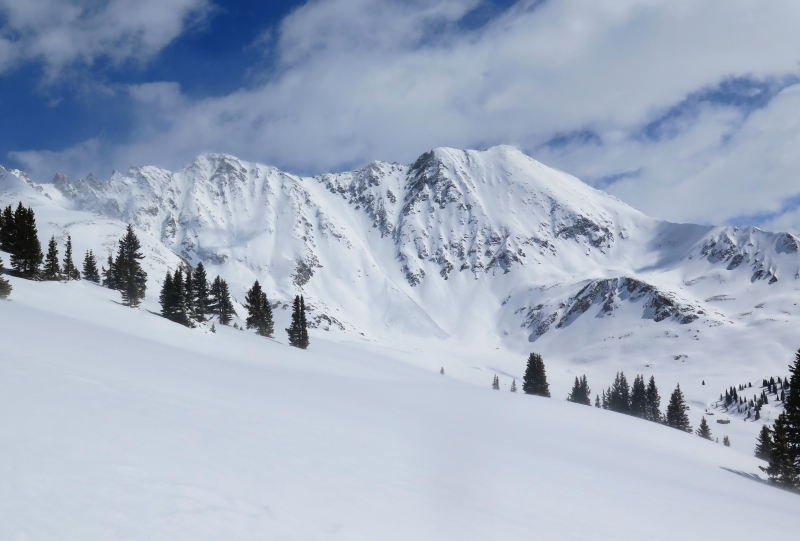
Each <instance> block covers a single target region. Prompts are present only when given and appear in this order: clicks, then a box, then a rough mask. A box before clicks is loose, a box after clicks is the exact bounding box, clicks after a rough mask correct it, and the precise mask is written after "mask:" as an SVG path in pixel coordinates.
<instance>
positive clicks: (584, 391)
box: [567, 374, 592, 406]
mask: <svg viewBox="0 0 800 541" xmlns="http://www.w3.org/2000/svg"><path fill="white" fill-rule="evenodd" d="M591 394H592V390H591V389H590V388H589V383H588V382H587V381H586V375H585V374H584V375H583V376H582V377H581V378H580V379H579V378H578V377H575V383H574V384H573V385H572V391H571V392H570V393H569V395H568V396H567V400H569V401H570V402H575V403H576V404H583V405H585V406H591V405H592V399H591V397H590V395H591Z"/></svg>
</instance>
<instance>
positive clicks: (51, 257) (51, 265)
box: [42, 237, 61, 280]
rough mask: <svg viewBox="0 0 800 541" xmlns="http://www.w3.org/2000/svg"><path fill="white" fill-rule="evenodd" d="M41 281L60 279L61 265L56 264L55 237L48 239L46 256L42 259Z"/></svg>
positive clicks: (56, 248) (56, 247) (56, 246)
mask: <svg viewBox="0 0 800 541" xmlns="http://www.w3.org/2000/svg"><path fill="white" fill-rule="evenodd" d="M42 279H44V280H60V279H61V265H60V264H59V263H58V245H57V244H56V238H55V237H50V242H49V243H48V244H47V256H46V257H45V259H44V269H43V271H42Z"/></svg>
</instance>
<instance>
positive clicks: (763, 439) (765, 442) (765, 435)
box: [755, 425, 772, 462]
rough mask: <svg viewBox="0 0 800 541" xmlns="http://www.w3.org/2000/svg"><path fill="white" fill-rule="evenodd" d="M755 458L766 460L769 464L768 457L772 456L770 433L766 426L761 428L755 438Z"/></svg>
mask: <svg viewBox="0 0 800 541" xmlns="http://www.w3.org/2000/svg"><path fill="white" fill-rule="evenodd" d="M755 455H756V458H760V459H761V460H766V461H767V462H769V457H770V456H772V433H771V431H770V429H769V427H768V426H767V425H762V426H761V432H759V434H758V438H756V452H755Z"/></svg>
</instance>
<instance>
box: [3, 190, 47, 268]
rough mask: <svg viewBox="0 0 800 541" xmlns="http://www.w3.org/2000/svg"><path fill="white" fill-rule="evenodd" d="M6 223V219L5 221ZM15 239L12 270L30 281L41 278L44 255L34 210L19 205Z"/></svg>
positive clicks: (14, 221) (15, 220)
mask: <svg viewBox="0 0 800 541" xmlns="http://www.w3.org/2000/svg"><path fill="white" fill-rule="evenodd" d="M3 221H4V222H5V218H4V220H3ZM13 223H14V226H13V230H14V238H13V240H12V243H11V246H10V248H11V249H10V250H9V252H10V253H11V268H12V269H13V272H14V274H15V275H17V276H19V277H21V278H27V279H29V280H36V279H38V278H39V274H40V269H39V268H40V266H41V265H42V260H43V259H44V255H43V254H42V245H41V244H40V243H39V236H38V235H39V233H38V231H37V230H36V216H35V215H34V213H33V209H31V208H27V209H26V208H25V207H23V206H22V203H20V204H19V206H18V207H17V210H16V211H15V212H14V218H13Z"/></svg>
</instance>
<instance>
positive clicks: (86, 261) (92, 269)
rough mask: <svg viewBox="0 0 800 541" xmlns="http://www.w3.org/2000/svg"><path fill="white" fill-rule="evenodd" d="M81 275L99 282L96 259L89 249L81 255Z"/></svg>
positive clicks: (91, 280)
mask: <svg viewBox="0 0 800 541" xmlns="http://www.w3.org/2000/svg"><path fill="white" fill-rule="evenodd" d="M83 277H84V278H85V279H86V280H89V281H90V282H94V283H95V284H98V283H100V273H99V272H97V260H96V259H95V258H94V254H93V253H92V251H91V250H89V251H88V252H86V255H85V256H83Z"/></svg>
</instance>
